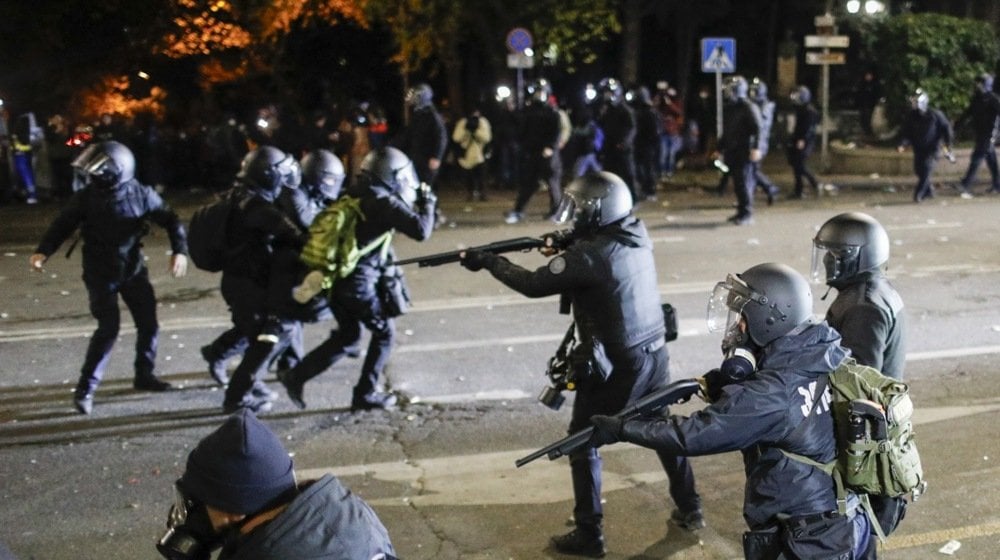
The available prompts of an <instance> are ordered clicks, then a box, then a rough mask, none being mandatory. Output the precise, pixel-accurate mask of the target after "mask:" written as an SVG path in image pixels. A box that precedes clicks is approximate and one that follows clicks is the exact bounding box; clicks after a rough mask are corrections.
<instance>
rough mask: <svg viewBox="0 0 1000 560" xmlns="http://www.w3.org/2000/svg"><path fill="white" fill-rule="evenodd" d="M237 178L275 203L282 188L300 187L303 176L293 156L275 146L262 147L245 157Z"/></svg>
mask: <svg viewBox="0 0 1000 560" xmlns="http://www.w3.org/2000/svg"><path fill="white" fill-rule="evenodd" d="M236 178H237V179H239V180H240V182H241V183H243V184H244V185H246V186H247V187H249V188H250V189H252V190H254V191H255V192H257V193H258V194H259V195H261V196H262V197H263V198H265V199H266V200H269V201H274V199H275V198H277V197H278V193H279V192H280V191H281V188H282V187H289V188H295V187H298V186H299V182H300V181H301V179H302V175H301V171H300V170H299V164H298V162H297V161H295V158H293V157H292V156H291V155H289V154H286V153H285V152H282V151H281V150H279V149H278V148H275V147H274V146H261V147H259V148H257V149H256V150H253V151H251V152H250V153H248V154H247V155H246V156H244V157H243V163H242V165H241V167H240V172H239V173H237V174H236Z"/></svg>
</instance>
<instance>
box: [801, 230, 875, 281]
mask: <svg viewBox="0 0 1000 560" xmlns="http://www.w3.org/2000/svg"><path fill="white" fill-rule="evenodd" d="M887 262H889V235H888V234H887V233H886V232H885V228H883V227H882V224H880V223H878V220H876V219H875V218H872V217H871V216H869V215H868V214H863V213H861V212H845V213H843V214H838V215H836V216H834V217H832V218H830V219H829V220H827V221H826V223H824V224H823V226H822V227H820V228H819V231H818V232H817V233H816V237H815V238H813V250H812V280H813V282H815V283H821V282H826V283H827V284H828V285H830V286H833V287H834V288H841V287H843V286H846V285H848V284H850V283H851V282H852V281H853V280H854V279H855V278H857V277H858V276H859V275H862V274H865V273H867V272H874V271H877V270H879V269H881V268H882V267H883V266H884V265H885V263H887Z"/></svg>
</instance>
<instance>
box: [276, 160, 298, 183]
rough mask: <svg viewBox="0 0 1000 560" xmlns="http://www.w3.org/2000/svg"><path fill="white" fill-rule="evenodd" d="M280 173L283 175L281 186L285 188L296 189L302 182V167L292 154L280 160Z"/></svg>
mask: <svg viewBox="0 0 1000 560" xmlns="http://www.w3.org/2000/svg"><path fill="white" fill-rule="evenodd" d="M278 174H279V175H281V186H283V187H285V188H289V189H296V188H298V186H299V184H300V183H301V182H302V168H301V167H299V162H297V161H295V158H293V157H292V156H291V155H288V156H286V157H285V159H283V160H281V161H279V162H278Z"/></svg>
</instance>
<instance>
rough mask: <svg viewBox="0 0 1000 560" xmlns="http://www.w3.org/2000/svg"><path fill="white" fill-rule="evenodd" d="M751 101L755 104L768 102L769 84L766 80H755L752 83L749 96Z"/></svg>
mask: <svg viewBox="0 0 1000 560" xmlns="http://www.w3.org/2000/svg"><path fill="white" fill-rule="evenodd" d="M748 95H749V96H750V99H752V100H753V101H754V102H755V103H764V102H766V101H767V84H766V83H765V82H764V80H761V79H760V78H754V79H753V80H751V81H750V92H749V94H748Z"/></svg>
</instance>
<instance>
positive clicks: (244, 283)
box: [222, 186, 306, 310]
mask: <svg viewBox="0 0 1000 560" xmlns="http://www.w3.org/2000/svg"><path fill="white" fill-rule="evenodd" d="M232 196H234V197H235V198H236V199H237V200H238V201H239V202H238V207H237V210H236V212H235V215H234V216H233V217H232V218H231V221H230V223H229V226H228V230H227V232H226V233H227V238H228V242H229V246H230V247H231V252H230V253H229V255H228V256H227V258H226V263H225V264H224V265H223V268H222V296H223V298H224V299H225V300H226V303H228V304H229V305H230V306H237V305H242V306H249V307H253V308H259V309H261V310H263V309H264V308H265V307H266V305H267V301H268V296H267V293H268V286H269V285H270V282H271V270H272V267H273V264H274V258H275V255H276V254H282V253H283V252H288V253H293V254H298V252H299V251H300V250H301V249H302V245H303V244H304V243H305V239H306V236H305V233H304V232H303V231H302V230H301V229H299V227H298V226H297V225H296V224H295V223H294V222H293V221H292V220H291V219H289V218H288V216H286V215H285V214H284V213H283V212H282V211H281V210H280V209H279V208H278V207H277V206H275V205H274V204H273V203H271V202H268V201H267V200H265V199H263V198H261V197H260V196H257V195H256V194H254V192H253V191H252V190H250V189H247V188H245V187H242V186H237V187H234V188H233V192H232Z"/></svg>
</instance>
